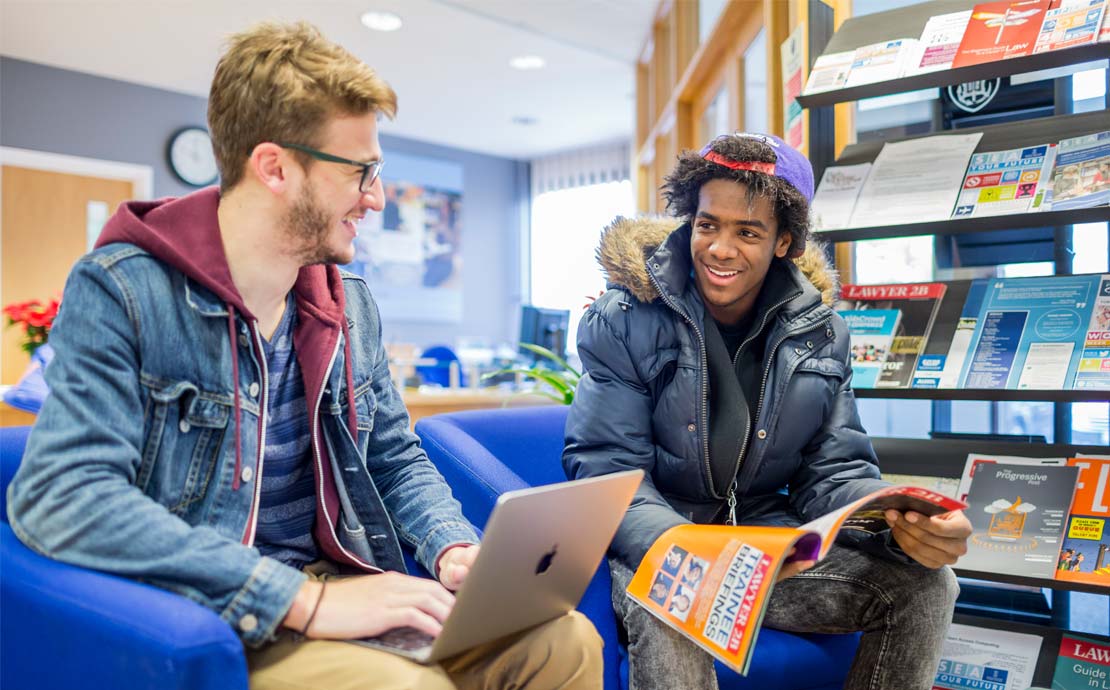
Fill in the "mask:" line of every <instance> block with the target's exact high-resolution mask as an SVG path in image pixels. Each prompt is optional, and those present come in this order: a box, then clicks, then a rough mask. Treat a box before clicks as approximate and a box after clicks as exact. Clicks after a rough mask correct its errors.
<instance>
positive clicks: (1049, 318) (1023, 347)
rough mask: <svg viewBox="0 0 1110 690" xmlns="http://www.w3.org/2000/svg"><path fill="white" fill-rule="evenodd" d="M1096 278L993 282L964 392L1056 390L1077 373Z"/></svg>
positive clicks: (964, 379) (977, 328)
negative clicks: (979, 390) (966, 389)
mask: <svg viewBox="0 0 1110 690" xmlns="http://www.w3.org/2000/svg"><path fill="white" fill-rule="evenodd" d="M1099 281H1100V276H1097V275H1078V276H1050V277H1038V278H996V279H993V280H991V282H990V285H989V286H988V287H987V292H986V295H985V296H984V297H983V306H982V308H981V311H980V314H979V321H978V323H977V324H976V326H975V334H974V335H973V336H972V350H971V356H970V357H969V358H968V361H967V363H966V364H965V369H966V371H965V372H964V373H963V374H962V375H961V379H962V382H963V386H962V387H963V388H975V389H1017V390H1034V389H1048V390H1060V389H1064V388H1067V387H1068V384H1069V383H1070V382H1072V381H1073V380H1074V378H1075V372H1076V370H1077V369H1078V368H1079V359H1080V355H1081V354H1082V351H1083V346H1084V343H1085V340H1086V334H1087V331H1086V325H1087V324H1088V323H1090V320H1091V312H1092V310H1093V308H1094V303H1095V297H1096V293H1097V291H1098V289H1099Z"/></svg>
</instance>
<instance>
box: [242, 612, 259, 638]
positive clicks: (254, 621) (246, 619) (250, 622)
mask: <svg viewBox="0 0 1110 690" xmlns="http://www.w3.org/2000/svg"><path fill="white" fill-rule="evenodd" d="M256 628H258V618H256V617H255V615H254V614H253V613H248V614H247V615H245V616H243V617H242V618H240V619H239V629H240V630H242V631H243V632H245V633H249V632H252V631H254V630H255V629H256Z"/></svg>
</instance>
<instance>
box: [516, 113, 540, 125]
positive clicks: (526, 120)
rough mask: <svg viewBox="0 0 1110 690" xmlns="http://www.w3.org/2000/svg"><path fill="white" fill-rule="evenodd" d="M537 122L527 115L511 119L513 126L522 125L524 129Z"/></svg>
mask: <svg viewBox="0 0 1110 690" xmlns="http://www.w3.org/2000/svg"><path fill="white" fill-rule="evenodd" d="M537 122H539V120H537V119H536V118H534V117H529V116H527V115H516V116H514V117H513V124H514V125H523V126H525V127H531V126H532V125H534V124H536V123H537Z"/></svg>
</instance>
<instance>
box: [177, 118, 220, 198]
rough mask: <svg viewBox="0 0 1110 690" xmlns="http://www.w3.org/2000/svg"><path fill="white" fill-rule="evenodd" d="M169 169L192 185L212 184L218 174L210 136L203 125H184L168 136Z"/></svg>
mask: <svg viewBox="0 0 1110 690" xmlns="http://www.w3.org/2000/svg"><path fill="white" fill-rule="evenodd" d="M167 157H168V158H169V163H170V170H172V171H173V174H174V175H176V176H177V177H178V179H180V180H181V181H182V182H184V183H185V184H187V185H191V186H193V187H204V186H205V185H210V184H213V183H214V182H215V181H216V178H217V177H218V176H219V169H218V168H217V167H216V156H215V154H214V153H212V138H211V137H210V136H208V130H206V129H204V128H203V127H184V128H182V129H179V130H177V131H176V132H174V135H173V136H172V137H170V143H169V147H168V149H167Z"/></svg>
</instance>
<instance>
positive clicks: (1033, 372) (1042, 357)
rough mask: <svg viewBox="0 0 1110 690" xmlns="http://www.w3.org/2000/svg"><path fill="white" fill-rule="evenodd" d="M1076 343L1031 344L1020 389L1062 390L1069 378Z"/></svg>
mask: <svg viewBox="0 0 1110 690" xmlns="http://www.w3.org/2000/svg"><path fill="white" fill-rule="evenodd" d="M1074 349H1075V343H1072V342H1067V343H1030V344H1029V353H1028V354H1026V355H1025V364H1024V366H1022V368H1021V377H1020V378H1019V379H1018V388H1019V389H1021V390H1028V389H1030V388H1033V389H1037V390H1045V389H1047V390H1060V389H1061V388H1064V382H1065V381H1066V380H1067V377H1068V363H1069V362H1070V361H1071V353H1072V351H1073V350H1074Z"/></svg>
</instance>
